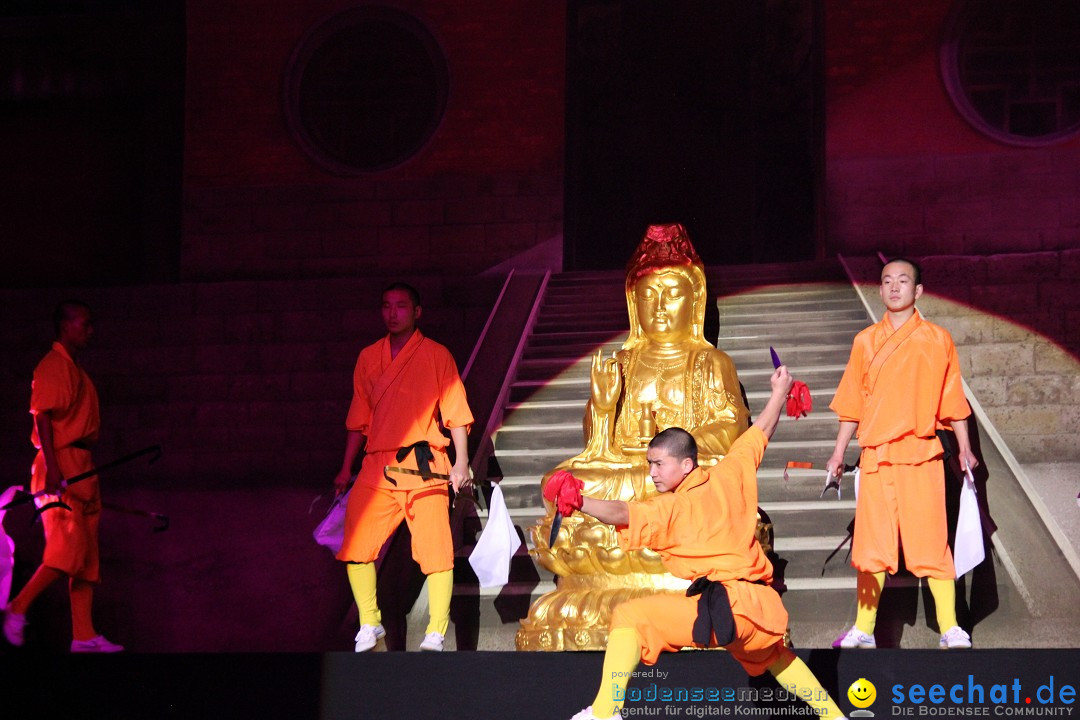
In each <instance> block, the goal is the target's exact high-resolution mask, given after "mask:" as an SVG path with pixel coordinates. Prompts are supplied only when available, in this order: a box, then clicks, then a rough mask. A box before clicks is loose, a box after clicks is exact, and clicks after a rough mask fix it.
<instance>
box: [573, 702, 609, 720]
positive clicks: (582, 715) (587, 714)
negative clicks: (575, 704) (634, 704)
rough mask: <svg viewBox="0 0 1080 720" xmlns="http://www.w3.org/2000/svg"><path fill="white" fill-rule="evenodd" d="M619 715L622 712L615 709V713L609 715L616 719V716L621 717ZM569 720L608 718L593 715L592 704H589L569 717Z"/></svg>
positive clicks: (601, 719) (600, 719)
mask: <svg viewBox="0 0 1080 720" xmlns="http://www.w3.org/2000/svg"><path fill="white" fill-rule="evenodd" d="M621 717H622V713H620V712H619V711H615V714H614V715H612V716H611V718H613V719H614V720H618V718H621ZM570 720H608V718H598V717H596V716H595V715H593V712H592V705H590V706H589V707H587V708H585V709H584V710H582V711H581V712H579V713H578V714H577V715H575V716H574V717H572V718H570Z"/></svg>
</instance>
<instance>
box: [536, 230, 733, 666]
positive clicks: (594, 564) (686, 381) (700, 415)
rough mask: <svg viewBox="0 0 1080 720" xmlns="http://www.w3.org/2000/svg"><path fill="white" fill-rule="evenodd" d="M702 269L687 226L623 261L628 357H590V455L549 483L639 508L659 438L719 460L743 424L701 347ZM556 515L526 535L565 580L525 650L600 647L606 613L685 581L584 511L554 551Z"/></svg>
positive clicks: (567, 522)
mask: <svg viewBox="0 0 1080 720" xmlns="http://www.w3.org/2000/svg"><path fill="white" fill-rule="evenodd" d="M707 302H708V298H707V294H706V290H705V271H704V267H703V266H702V263H701V259H700V258H699V257H698V255H697V252H696V251H695V250H694V247H693V245H691V244H690V239H689V238H688V237H687V234H686V231H685V230H684V229H683V227H682V225H652V226H650V227H649V229H648V230H647V231H646V233H645V236H644V238H642V241H641V243H640V245H638V248H637V250H636V251H635V252H634V254H633V256H632V257H631V259H630V262H629V263H628V264H627V272H626V307H627V312H628V313H629V316H630V334H629V337H628V338H627V340H626V342H625V343H624V344H623V348H622V350H620V351H618V352H617V353H614V354H613V357H610V358H605V357H603V356H602V355H601V354H600V353H598V354H597V355H596V356H594V357H593V359H592V366H591V372H590V378H591V396H590V398H589V401H588V402H587V403H586V406H585V419H584V431H585V449H584V450H583V451H582V452H581V453H580V454H579V455H577V456H575V457H572V458H570V459H568V460H566V461H564V462H562V463H560V464H559V465H558V466H557V467H555V468H553V469H552V470H551V472H549V473H548V474H547V475H545V476H544V478H543V480H542V481H541V486H543V484H545V483H547V481H548V478H550V477H551V475H552V474H554V473H555V472H556V471H558V470H569V471H570V472H572V473H573V474H574V475H576V476H577V477H578V478H580V479H581V480H582V481H583V482H584V489H583V490H582V493H583V494H584V495H588V496H590V497H596V498H604V499H608V500H641V499H644V498H646V497H649V496H650V495H653V494H655V493H656V488H655V487H653V484H652V480H651V479H650V478H649V472H648V466H647V463H646V461H645V451H646V449H647V446H648V444H649V441H650V440H651V439H652V437H653V436H654V435H655V434H656V433H657V432H659V431H661V430H665V429H667V428H669V427H682V428H685V429H686V430H688V431H690V432H691V433H692V434H693V436H694V439H695V440H697V443H698V449H699V463H700V464H701V465H706V466H707V465H712V464H715V463H716V462H718V461H719V460H720V459H721V458H723V456H724V455H725V453H727V450H728V448H729V447H731V443H732V442H734V440H735V438H737V437H738V436H739V435H740V434H741V433H742V432H743V431H744V430H746V428H747V427H748V417H749V411H748V410H747V408H746V404H745V402H744V401H743V397H742V393H741V390H740V387H739V379H738V376H737V375H736V373H735V365H734V364H733V363H732V362H731V358H730V357H728V355H727V353H724V352H722V351H720V350H717V349H716V348H715V347H714V346H713V345H712V344H711V343H709V342H708V341H707V340H705V337H704V323H705V307H706V303H707ZM554 514H555V510H554V508H553V507H550V506H549V507H548V514H547V516H546V517H545V518H544V520H543V521H541V523H540V524H539V525H536V526H534V527H532V528H531V532H532V535H533V546H534V548H535V549H534V550H533V554H534V555H535V556H536V558H537V559H538V560H539V562H540V564H541V565H542V566H543V567H544V568H546V569H547V570H550V571H551V572H553V573H555V574H556V575H558V576H559V580H558V588H557V589H556V590H554V591H553V592H550V593H547V594H546V595H544V596H543V597H541V598H540V599H539V600H537V601H536V603H534V604H533V606H532V608H531V609H530V611H529V617H528V618H526V619H525V620H523V621H521V626H522V627H521V629H520V630H518V633H517V647H518V649H519V650H601V649H603V648H604V647H606V645H607V633H608V626H609V624H610V619H611V611H612V610H613V609H614V608H615V607H616V606H617V605H618V604H619V603H622V602H624V601H626V600H629V599H631V598H634V597H639V596H642V595H649V594H652V593H655V592H657V591H660V590H680V589H685V588H686V586H687V585H688V583H687V581H685V580H681V579H679V578H676V577H674V576H672V575H670V574H668V573H667V571H666V570H664V567H663V564H662V563H661V561H660V556H659V555H657V554H656V553H654V552H652V551H651V550H642V551H634V552H629V553H628V552H624V551H623V550H622V549H621V548H619V544H618V540H617V537H616V534H615V530H614V528H613V527H612V526H610V525H606V524H604V523H601V522H599V521H597V520H595V519H594V518H591V517H589V516H586V515H584V514H582V513H575V514H574V515H572V516H571V517H568V518H565V519H564V520H563V522H562V525H561V527H560V528H559V531H558V535H557V537H556V539H555V542H554V544H553V545H551V546H549V545H548V537H549V535H550V532H551V525H552V521H553V518H554Z"/></svg>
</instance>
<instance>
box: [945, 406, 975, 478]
mask: <svg viewBox="0 0 1080 720" xmlns="http://www.w3.org/2000/svg"><path fill="white" fill-rule="evenodd" d="M951 424H952V429H953V432H954V433H955V434H956V454H957V455H958V456H959V459H960V467H962V468H965V469H967V470H974V469H975V468H977V467H979V459H978V458H977V457H975V453H973V452H971V437H970V436H969V435H968V421H967V418H965V419H963V420H953V421H952V423H951Z"/></svg>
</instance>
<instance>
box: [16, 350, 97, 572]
mask: <svg viewBox="0 0 1080 720" xmlns="http://www.w3.org/2000/svg"><path fill="white" fill-rule="evenodd" d="M30 412H31V414H33V415H35V416H36V415H37V414H39V413H43V412H47V413H49V419H50V420H51V423H52V435H53V450H54V452H55V453H56V462H57V464H58V465H59V466H60V474H61V475H63V476H64V477H65V478H69V477H72V476H74V475H78V474H80V473H83V472H86V471H87V470H90V469H91V468H92V467H93V466H94V465H93V461H92V460H91V458H90V451H89V449H87V448H88V447H89V445H90V444H91V443H93V442H94V441H96V440H97V437H98V428H99V427H100V425H101V418H100V416H99V414H98V396H97V390H95V389H94V384H93V383H92V382H91V381H90V377H89V376H88V375H87V374H86V372H85V371H84V370H83V369H82V368H81V367H79V366H78V365H76V364H75V361H74V360H72V358H71V356H70V355H69V354H68V352H67V350H65V349H64V346H63V345H61V344H60V343H58V342H54V343H53V344H52V349H51V350H50V351H49V352H48V353H47V354H46V355H45V357H44V358H42V360H41V362H39V363H38V365H37V367H36V368H35V369H34V382H33V386H32V390H31V392H30ZM30 440H31V442H33V443H34V447H36V448H38V453H37V456H36V457H35V458H34V466H33V470H32V477H31V481H30V489H31V491H32V492H38V491H39V490H42V489H44V487H45V454H44V453H43V452H42V451H41V440H40V439H39V438H38V432H37V423H36V422H35V424H34V429H33V432H32V433H31V435H30ZM50 499H51V498H50ZM62 499H63V501H64V502H65V503H67V504H68V505H70V506H71V510H70V511H68V510H64V509H62V508H52V509H50V510H47V511H46V512H45V513H44V514H42V516H41V518H42V523H43V524H44V526H45V552H44V555H43V556H42V560H41V562H42V564H43V565H45V566H46V567H51V568H55V569H57V570H60V571H61V572H64V573H67V574H68V575H70V576H71V577H75V578H79V579H81V580H86V581H89V582H97V581H99V580H100V579H101V577H100V571H99V562H98V521H99V520H100V518H101V492H100V488H99V486H98V478H97V476H94V477H90V478H87V479H86V480H81V481H79V482H77V483H75V484H74V485H72V486H71V487H69V488H68V489H67V490H65V491H64V494H63V497H62Z"/></svg>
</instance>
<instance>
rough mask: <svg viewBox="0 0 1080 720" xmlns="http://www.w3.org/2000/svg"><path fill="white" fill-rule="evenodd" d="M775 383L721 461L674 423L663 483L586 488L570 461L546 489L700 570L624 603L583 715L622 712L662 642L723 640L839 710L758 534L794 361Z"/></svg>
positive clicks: (564, 503)
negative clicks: (604, 496)
mask: <svg viewBox="0 0 1080 720" xmlns="http://www.w3.org/2000/svg"><path fill="white" fill-rule="evenodd" d="M771 385H772V394H771V396H770V398H769V401H768V403H766V405H765V408H764V410H762V412H761V414H760V415H759V416H758V418H757V420H756V421H755V422H754V424H753V426H751V427H750V429H749V430H747V431H746V432H745V433H743V434H742V435H741V436H740V437H739V439H737V440H736V441H735V442H734V443H733V444H732V446H731V449H730V450H729V452H728V454H727V455H726V456H725V457H724V459H723V460H721V461H720V462H719V463H718V464H717V465H716V466H714V467H711V468H707V469H706V468H701V467H698V464H697V444H696V443H695V441H694V438H693V436H692V435H690V433H688V432H686V431H685V430H683V429H681V428H668V429H667V430H664V431H663V432H661V433H659V434H658V435H657V436H656V437H654V438H653V440H652V442H650V443H649V448H648V451H647V454H646V458H647V460H648V463H649V475H650V477H651V478H652V480H653V484H654V485H655V486H656V489H657V490H658V491H659V493H660V494H659V495H655V496H653V497H650V498H648V499H646V500H644V501H640V502H622V501H617V500H597V499H593V498H589V497H584V498H582V497H581V496H580V488H581V481H579V480H577V479H576V478H574V477H573V476H572V475H570V474H569V473H564V474H563V475H561V476H559V475H557V476H553V478H552V479H551V480H549V481H548V485H547V486H546V487H545V494H546V496H548V499H549V500H552V499H554V501H555V502H556V503H557V504H559V505H560V507H561V508H562V509H563V510H571V509H574V508H580V509H581V510H582V511H583V512H586V513H588V514H589V515H592V516H593V517H595V518H596V519H598V520H600V521H601V522H606V523H610V524H612V525H614V526H615V527H616V529H617V531H618V534H619V545H620V546H621V547H622V548H623V549H624V550H635V549H641V548H651V549H652V550H655V551H656V552H657V553H659V554H660V557H661V558H662V560H663V563H664V567H666V568H667V570H668V571H669V572H670V573H671V574H673V575H675V576H677V577H681V578H685V579H687V580H693V581H694V582H693V583H692V584H691V587H690V590H688V591H687V593H672V592H662V593H658V594H656V595H651V596H648V597H643V598H638V599H635V600H629V601H627V602H625V603H623V604H621V605H619V606H618V607H617V608H615V611H614V613H613V614H612V620H611V632H610V634H609V636H608V646H607V651H606V652H605V654H604V669H603V675H602V679H601V683H600V690H599V692H598V693H597V695H596V698H595V699H594V700H593V702H592V705H590V706H589V707H587V708H585V709H584V710H582V711H581V712H580V713H578V714H577V715H575V716H574V720H589V719H590V718H609V717H613V716H618V715H619V713H620V710H621V709H622V704H623V698H624V697H625V686H626V681H627V680H626V679H627V678H629V677H631V674H632V673H633V671H634V669H635V668H636V667H637V665H638V663H639V662H644V663H645V664H646V665H652V664H655V663H656V661H657V659H658V657H659V655H660V653H661V652H665V651H676V650H679V649H681V648H683V647H689V646H694V647H717V646H723V647H724V648H726V649H727V650H728V652H729V654H730V655H731V656H732V657H733V658H735V660H737V661H738V662H739V663H740V664H741V665H742V666H743V668H744V669H745V670H746V672H747V673H749V674H750V675H761V674H762V673H764V672H766V671H767V672H769V673H771V674H772V675H773V676H775V677H776V679H777V681H778V682H779V683H780V684H781V685H782V686H783V687H784V688H786V689H788V690H789V691H790V692H792V693H793V694H794V695H796V696H797V697H799V698H801V699H803V700H805V701H806V702H807V703H808V704H810V705H811V706H812V707H813V708H814V709H815V711H816V712H817V714H818V715H820V716H821V717H825V718H836V717H841V713H840V710H839V708H837V706H836V703H834V702H833V701H832V699H831V698H830V697H829V695H828V693H827V692H826V691H825V689H824V688H822V687H821V684H820V683H819V682H818V680H817V678H815V677H814V674H813V673H812V672H811V671H810V669H809V668H808V667H807V666H806V664H805V663H803V661H802V660H800V659H799V658H798V657H797V656H796V655H795V653H793V652H792V651H791V650H790V649H789V648H788V647H787V646H786V645H785V644H784V633H785V631H786V630H787V624H788V614H787V611H786V610H785V609H784V605H783V603H782V602H781V600H780V596H779V595H778V594H777V593H776V591H775V590H774V589H773V588H772V585H771V583H772V579H773V568H772V563H770V562H769V559H768V558H767V557H766V556H765V552H764V550H763V549H762V547H761V545H760V544H759V543H758V541H757V535H756V533H757V467H758V465H759V464H760V463H761V457H762V454H763V453H764V451H765V446H766V445H767V444H768V440H769V438H770V437H772V434H773V431H774V430H775V429H776V425H777V422H778V420H779V417H780V411H781V409H782V408H783V407H784V406H785V404H786V402H787V393H788V391H789V390H790V388H791V385H792V378H791V376H790V375H789V374H788V371H787V368H786V367H783V366H781V367H780V368H778V369H777V370H776V372H775V373H773V376H772V378H771ZM553 484H554V485H555V488H554V489H549V488H552V485H553Z"/></svg>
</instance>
